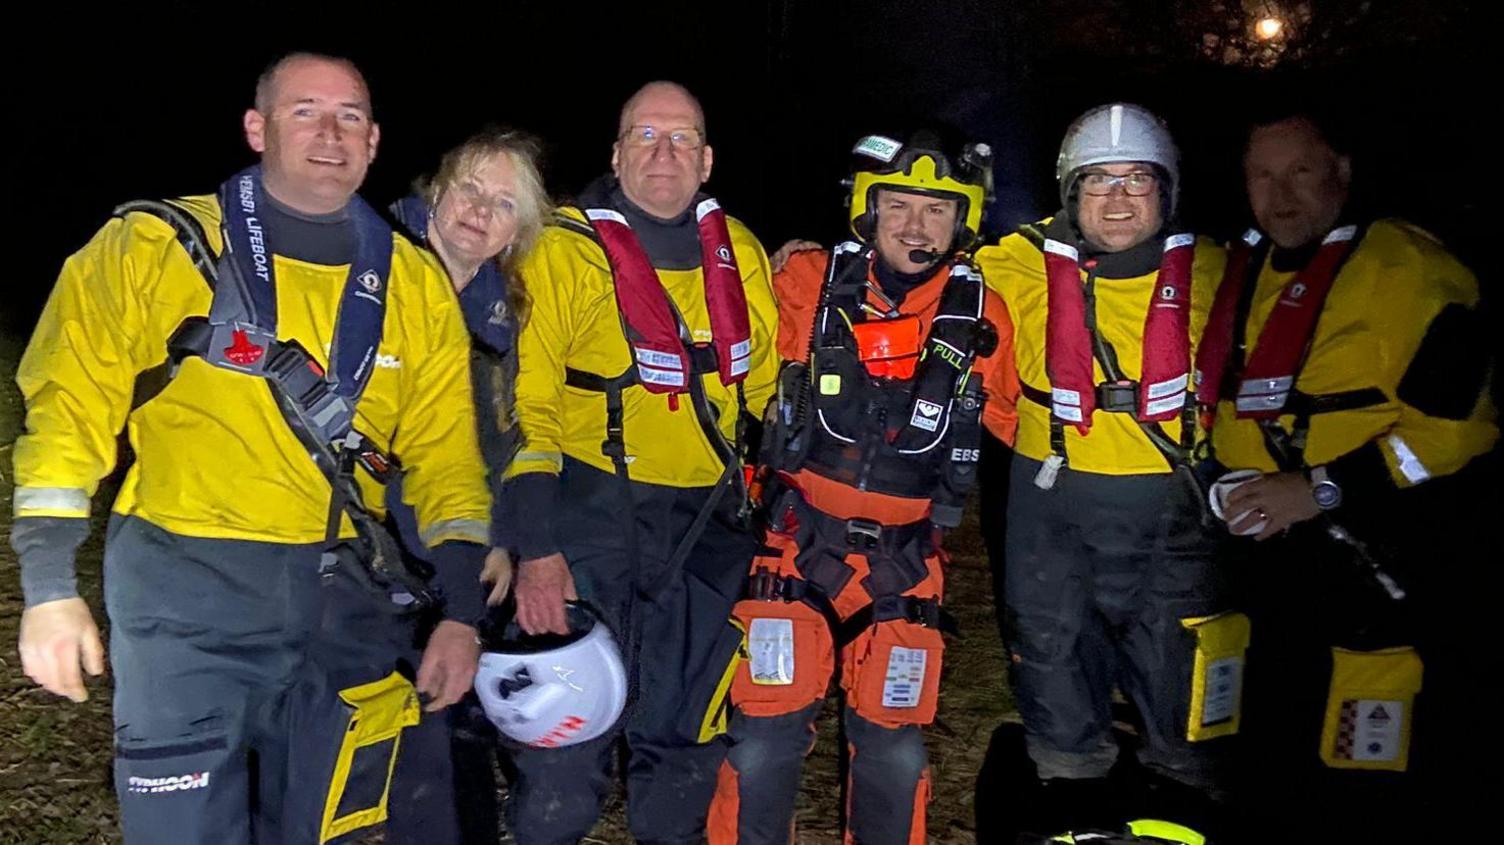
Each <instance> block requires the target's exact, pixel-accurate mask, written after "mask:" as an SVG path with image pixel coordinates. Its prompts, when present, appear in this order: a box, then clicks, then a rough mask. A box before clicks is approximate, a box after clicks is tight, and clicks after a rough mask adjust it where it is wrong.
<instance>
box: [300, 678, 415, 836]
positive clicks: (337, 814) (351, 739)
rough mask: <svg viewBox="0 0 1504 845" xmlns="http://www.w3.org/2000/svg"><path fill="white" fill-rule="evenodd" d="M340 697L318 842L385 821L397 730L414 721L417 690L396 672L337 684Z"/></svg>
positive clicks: (397, 745)
mask: <svg viewBox="0 0 1504 845" xmlns="http://www.w3.org/2000/svg"><path fill="white" fill-rule="evenodd" d="M339 699H340V702H341V704H342V705H343V706H342V707H341V708H339V711H338V715H334V714H331V717H332V718H331V727H334V726H335V725H338V726H339V727H340V728H342V729H343V733H342V739H341V741H340V744H339V750H338V753H337V754H336V755H335V758H334V766H333V770H332V772H331V774H330V776H329V791H328V794H327V797H326V798H325V800H324V807H323V816H322V819H321V821H320V823H319V839H318V841H319V842H320V843H324V842H329V841H331V840H333V839H335V838H337V837H340V836H343V835H345V834H347V833H350V832H351V831H355V830H359V829H361V828H364V827H369V826H371V825H376V824H380V823H382V822H384V821H386V817H387V798H388V794H389V792H390V790H391V785H392V771H393V769H394V768H395V767H396V764H397V754H398V753H399V751H400V747H401V743H402V730H403V729H404V728H408V727H412V726H413V725H416V724H418V719H419V715H420V714H419V711H418V695H417V691H416V690H414V689H413V685H412V683H411V682H410V681H408V680H407V679H406V678H404V677H403V676H402V675H400V674H398V673H397V672H393V673H391V674H390V675H387V676H386V677H385V678H382V679H381V680H378V681H372V682H370V683H366V684H361V685H359V686H353V687H347V688H345V689H342V690H340V691H339ZM341 717H342V722H343V724H339V723H340V722H341Z"/></svg>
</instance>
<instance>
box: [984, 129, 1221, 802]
mask: <svg viewBox="0 0 1504 845" xmlns="http://www.w3.org/2000/svg"><path fill="white" fill-rule="evenodd" d="M1057 178H1058V180H1059V184H1060V196H1061V201H1062V203H1063V207H1062V210H1061V211H1060V213H1059V214H1057V215H1056V216H1055V217H1054V218H1052V219H1049V220H1046V221H1042V222H1040V223H1037V224H1032V225H1028V226H1025V227H1023V228H1022V229H1021V230H1020V232H1018V233H1017V234H1013V235H1010V236H1007V237H1005V238H1003V239H1002V240H1001V241H1000V242H999V243H998V244H997V245H996V246H991V247H986V248H984V249H982V250H980V251H979V252H978V254H977V259H978V261H979V263H980V264H981V267H982V272H983V275H984V276H985V277H986V280H987V284H988V285H989V286H991V287H993V288H994V289H995V290H997V291H998V292H999V293H1001V294H1002V296H1003V300H1004V301H1005V302H1006V303H1007V305H1008V310H1009V312H1010V313H1011V314H1012V315H1013V321H1014V326H1015V341H1014V349H1015V354H1016V358H1017V363H1018V376H1019V384H1020V388H1021V390H1022V392H1023V400H1021V401H1020V402H1019V403H1018V434H1017V443H1016V446H1015V456H1014V463H1013V467H1012V473H1011V485H1010V488H1009V492H1008V515H1007V534H1006V546H1007V558H1006V562H1005V570H1006V576H1005V585H1006V586H1005V589H1004V594H1005V602H1006V609H1005V625H1006V628H1007V631H1008V635H1007V640H1008V643H1007V645H1008V650H1009V654H1010V657H1011V660H1012V675H1013V680H1014V686H1015V691H1016V694H1017V698H1018V706H1019V711H1020V713H1021V714H1022V716H1023V722H1024V733H1025V742H1026V746H1027V750H1028V754H1029V757H1030V758H1031V759H1032V760H1033V762H1034V765H1035V768H1036V770H1037V774H1038V778H1039V779H1040V780H1041V781H1042V782H1043V784H1044V788H1045V792H1044V797H1045V800H1043V801H1041V802H1039V804H1038V807H1039V808H1041V812H1042V813H1043V815H1044V816H1050V815H1052V814H1059V813H1064V814H1065V815H1064V817H1061V818H1057V819H1049V818H1041V819H1039V820H1038V823H1039V824H1056V825H1057V826H1070V825H1073V824H1074V825H1080V824H1082V823H1083V817H1082V816H1081V815H1080V811H1082V810H1084V811H1085V812H1086V813H1087V815H1086V816H1085V820H1087V821H1090V820H1091V819H1092V816H1091V815H1090V813H1091V812H1092V808H1100V807H1102V806H1104V805H1105V804H1106V803H1107V799H1108V797H1109V795H1108V782H1107V775H1108V772H1109V770H1110V769H1111V768H1112V766H1113V764H1114V762H1115V761H1116V759H1117V756H1118V746H1117V743H1116V741H1115V740H1114V738H1113V735H1112V723H1113V716H1112V710H1111V701H1112V694H1113V690H1114V688H1117V689H1120V690H1121V691H1122V693H1123V694H1124V695H1125V696H1127V698H1128V699H1129V701H1131V702H1132V703H1133V705H1134V706H1135V708H1136V709H1137V710H1138V712H1139V715H1140V717H1141V718H1142V720H1143V726H1144V727H1143V732H1142V734H1141V737H1140V738H1141V747H1140V749H1139V758H1140V760H1141V761H1142V762H1143V763H1144V764H1145V765H1146V766H1147V767H1149V768H1150V769H1151V770H1152V771H1153V772H1155V773H1156V774H1158V775H1159V776H1161V777H1162V778H1163V779H1168V780H1167V781H1166V784H1165V788H1166V789H1175V790H1176V791H1180V790H1178V789H1176V787H1175V784H1185V785H1189V786H1190V787H1193V788H1197V789H1200V788H1206V787H1208V786H1209V785H1210V784H1211V780H1212V771H1211V769H1212V766H1211V765H1210V762H1209V760H1208V757H1207V755H1206V754H1205V753H1203V752H1202V750H1201V749H1200V748H1199V747H1198V746H1197V745H1195V744H1193V743H1192V742H1190V741H1189V740H1188V734H1189V724H1188V723H1190V722H1195V721H1196V720H1195V719H1190V718H1188V711H1189V710H1190V709H1191V708H1190V701H1191V699H1192V678H1191V675H1192V672H1191V667H1192V664H1193V657H1194V645H1195V639H1194V638H1193V637H1192V636H1191V635H1190V634H1188V632H1187V631H1186V630H1185V629H1184V627H1183V625H1182V622H1183V620H1187V619H1196V618H1200V617H1205V616H1207V615H1209V614H1213V613H1215V612H1217V611H1219V610H1221V609H1222V608H1221V606H1220V598H1219V596H1218V594H1217V592H1218V591H1217V590H1216V589H1215V586H1216V578H1215V561H1214V545H1213V543H1212V542H1211V535H1210V533H1209V532H1208V531H1206V530H1205V529H1204V528H1203V525H1202V521H1201V513H1202V509H1201V505H1200V494H1199V493H1198V492H1197V489H1196V485H1195V484H1194V482H1193V480H1192V471H1191V469H1190V465H1191V463H1192V460H1193V458H1192V452H1193V450H1194V447H1195V445H1196V437H1195V424H1194V404H1193V402H1192V397H1191V394H1190V393H1189V387H1190V384H1189V376H1190V371H1191V360H1192V351H1193V348H1194V340H1195V338H1196V337H1198V336H1199V335H1200V331H1201V327H1202V325H1203V323H1204V322H1205V319H1206V313H1207V309H1208V308H1209V307H1210V305H1211V292H1212V289H1213V286H1214V284H1215V281H1216V280H1217V278H1218V277H1219V276H1220V274H1221V271H1222V252H1221V250H1220V249H1218V248H1217V247H1216V246H1215V245H1213V244H1211V243H1210V242H1208V241H1205V240H1204V239H1197V238H1196V237H1195V236H1193V235H1191V234H1188V233H1184V232H1183V231H1182V230H1180V229H1178V228H1177V227H1176V222H1175V217H1174V215H1175V207H1176V199H1177V194H1178V188H1179V164H1178V153H1177V151H1176V149H1175V145H1174V142H1173V140H1172V139H1171V138H1170V135H1169V132H1168V131H1167V130H1166V129H1165V127H1164V125H1163V124H1162V123H1161V122H1160V120H1159V119H1158V118H1157V117H1155V116H1154V115H1153V114H1151V113H1149V112H1148V111H1147V110H1145V109H1143V108H1141V107H1139V106H1135V105H1131V104H1124V103H1114V104H1109V105H1105V106H1101V107H1098V108H1095V109H1092V110H1090V111H1088V112H1087V113H1086V114H1084V115H1082V116H1081V117H1080V118H1078V119H1077V120H1076V122H1075V123H1073V124H1072V125H1071V127H1070V128H1069V129H1068V130H1067V132H1066V136H1065V140H1064V142H1063V144H1062V145H1061V152H1060V158H1059V164H1058V167H1057ZM984 518H985V517H984ZM1192 794H1193V795H1194V793H1192ZM1073 812H1074V813H1075V814H1072V813H1073Z"/></svg>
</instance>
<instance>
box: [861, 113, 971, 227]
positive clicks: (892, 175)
mask: <svg viewBox="0 0 1504 845" xmlns="http://www.w3.org/2000/svg"><path fill="white" fill-rule="evenodd" d="M940 148H941V143H940V138H939V136H937V135H936V134H935V133H934V132H927V131H921V132H916V133H914V135H913V136H912V137H911V138H910V139H909V142H908V143H906V144H905V143H900V142H898V141H895V140H893V139H892V138H888V137H885V136H883V135H868V136H867V137H865V138H863V139H861V140H860V141H858V142H857V143H856V146H855V147H853V148H852V150H851V152H852V155H853V156H854V157H855V158H856V165H855V168H854V170H855V172H854V173H853V174H852V176H851V183H850V184H851V197H850V206H851V209H850V210H851V232H852V234H854V235H856V236H857V238H858V239H860V240H862V241H864V242H868V243H870V242H871V241H872V238H873V235H874V233H875V232H876V230H877V191H878V189H880V188H887V189H888V190H893V191H902V192H904V193H909V194H920V195H922V196H927V197H938V198H941V199H953V200H956V201H958V202H959V203H960V208H959V209H958V213H957V214H956V232H955V237H954V238H953V240H952V241H951V247H950V248H951V252H953V253H954V252H962V251H964V250H967V249H969V248H970V247H971V245H972V244H973V243H975V241H976V239H977V235H978V233H980V232H981V229H982V209H983V207H984V206H985V205H986V204H987V200H988V198H989V195H990V194H991V193H992V148H991V147H989V146H988V145H986V144H982V143H975V144H965V145H963V146H962V147H961V149H960V152H959V153H958V154H956V155H954V156H950V155H947V154H946V153H945V152H944V151H942V150H941V149H940Z"/></svg>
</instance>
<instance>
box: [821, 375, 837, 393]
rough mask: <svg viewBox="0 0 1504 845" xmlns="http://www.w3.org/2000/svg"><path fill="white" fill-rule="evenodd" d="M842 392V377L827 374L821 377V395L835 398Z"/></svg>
mask: <svg viewBox="0 0 1504 845" xmlns="http://www.w3.org/2000/svg"><path fill="white" fill-rule="evenodd" d="M840 392H841V376H840V374H839V373H826V374H825V375H823V376H820V395H821V396H834V395H836V394H837V393H840Z"/></svg>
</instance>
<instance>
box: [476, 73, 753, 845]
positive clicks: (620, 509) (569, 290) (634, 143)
mask: <svg viewBox="0 0 1504 845" xmlns="http://www.w3.org/2000/svg"><path fill="white" fill-rule="evenodd" d="M713 160H714V158H713V153H712V150H711V147H710V146H709V144H707V143H706V140H705V118H704V112H703V111H702V110H701V107H700V104H699V102H698V101H696V99H695V98H694V97H693V96H692V95H691V94H690V93H689V92H688V91H687V90H685V89H684V88H683V87H682V86H680V85H677V84H675V83H671V82H653V83H649V84H648V85H645V86H643V88H642V89H640V90H639V91H638V92H637V93H636V94H634V95H633V96H632V98H631V99H630V100H628V101H627V104H626V105H625V106H624V107H623V108H622V112H621V121H620V125H619V131H618V133H617V140H616V144H615V145H614V146H613V147H612V154H611V169H612V175H610V176H607V177H604V178H602V179H600V180H598V181H597V182H596V183H594V184H592V185H591V186H589V187H588V188H586V190H585V191H584V192H583V193H582V194H581V196H580V198H579V201H578V202H577V203H575V204H574V205H573V206H570V207H566V208H563V209H561V211H560V213H559V214H558V215H557V216H556V218H555V220H554V222H553V224H552V225H550V226H549V227H548V228H547V229H546V230H545V231H544V232H543V234H542V236H541V237H540V239H539V242H538V245H537V247H536V248H535V249H534V250H533V251H532V253H531V254H530V255H529V257H528V259H527V260H526V261H525V262H524V264H523V267H522V277H523V278H524V279H525V280H526V285H527V290H528V294H529V296H530V297H531V299H532V311H531V314H530V316H529V318H528V323H527V327H526V328H525V329H524V330H523V332H522V334H521V336H520V337H519V339H518V343H517V349H518V363H519V369H520V371H519V374H518V377H517V399H516V407H517V418H518V425H519V427H520V429H521V440H522V444H521V447H520V451H519V452H518V454H517V456H516V458H515V460H514V461H513V462H512V464H511V467H510V469H509V470H508V483H507V487H506V488H505V494H504V496H505V498H506V499H507V500H508V505H507V507H509V508H511V509H512V513H511V515H510V517H509V518H508V519H507V522H508V529H507V534H508V536H510V537H513V538H514V539H515V542H516V545H517V548H516V552H517V558H518V560H519V561H520V564H519V566H518V571H517V581H516V588H515V593H516V598H517V621H518V623H519V624H520V626H521V627H522V629H523V630H524V631H526V632H528V633H530V634H547V633H566V632H567V631H568V623H567V621H566V613H565V602H566V601H567V600H574V599H580V600H583V601H586V602H588V603H590V604H591V605H593V606H594V607H595V608H596V609H597V610H599V611H600V612H601V613H602V614H603V616H604V618H605V620H606V622H607V623H608V624H609V626H610V627H611V630H612V633H613V634H614V635H615V638H616V641H617V642H618V643H619V644H620V646H621V648H622V655H623V659H624V662H625V663H626V664H627V667H628V674H629V687H630V691H629V698H628V706H627V712H626V715H625V716H624V717H623V724H622V725H620V726H618V728H617V729H616V730H613V731H611V732H609V733H607V734H606V735H604V736H602V737H600V738H598V739H596V740H593V741H590V742H585V743H579V744H575V745H569V746H566V747H560V748H528V749H524V750H523V751H521V752H520V753H518V754H517V756H516V763H517V768H518V778H517V780H516V783H515V785H514V790H513V799H512V802H511V805H510V807H509V819H510V824H511V829H512V831H513V833H514V834H515V836H516V837H517V841H518V842H519V843H521V845H534V844H535V843H561V842H578V841H579V840H580V839H581V838H582V837H584V836H585V835H586V834H588V833H589V832H590V828H591V826H592V825H593V824H594V822H595V820H596V818H597V816H598V815H599V813H600V807H601V804H602V802H603V801H604V799H605V798H606V796H607V793H608V791H609V788H610V781H609V779H608V777H607V771H608V767H609V764H610V762H611V758H612V757H613V756H614V753H613V748H614V744H615V743H614V740H615V739H616V737H618V736H621V735H622V734H625V738H626V743H627V747H628V752H629V753H628V757H627V761H628V762H627V772H626V776H627V788H628V796H629V800H628V807H627V818H628V825H629V827H630V829H631V832H632V834H633V836H634V837H636V839H637V841H639V842H664V843H681V842H682V843H689V842H700V841H703V839H704V835H705V834H704V827H705V815H706V812H707V809H708V807H709V803H710V799H711V796H712V793H713V792H714V789H715V783H716V769H717V767H718V766H719V764H720V761H721V758H722V757H723V756H724V748H723V747H722V746H721V745H720V744H719V743H709V744H702V743H700V742H698V740H699V739H700V738H701V736H700V727H701V720H700V717H701V716H703V715H704V707H703V706H701V707H700V712H699V713H698V714H694V713H689V714H688V715H687V716H686V713H687V711H689V710H690V709H692V705H691V703H690V701H691V699H695V700H696V701H698V698H697V696H696V690H694V689H690V688H689V687H692V686H693V685H694V684H695V683H696V682H699V681H703V680H704V679H705V678H709V679H710V684H711V685H712V686H714V685H715V682H716V680H718V679H719V678H721V677H722V676H723V675H724V674H725V669H726V666H727V664H728V662H729V660H730V657H731V655H732V654H734V652H735V650H736V648H737V646H738V644H739V643H740V636H739V635H738V634H737V633H736V631H735V629H734V628H732V627H731V626H730V625H729V623H728V622H727V621H726V620H727V619H728V618H729V617H730V612H731V607H732V605H733V604H734V603H735V601H736V598H737V597H738V594H739V592H740V588H741V586H742V584H743V582H744V581H745V577H746V573H747V568H748V566H749V564H750V563H751V560H752V556H753V554H754V552H755V551H756V542H755V540H753V538H752V537H751V535H750V534H749V533H747V532H746V531H745V530H744V529H743V528H742V527H741V525H740V524H741V522H742V521H743V520H742V511H743V505H744V503H745V501H746V493H745V489H744V483H743V476H742V473H741V470H740V459H741V447H742V446H743V441H744V440H745V436H744V426H743V424H742V417H743V414H744V413H746V412H748V411H749V410H750V411H751V412H752V413H754V414H756V413H760V412H761V410H762V408H763V407H764V406H765V405H766V404H767V402H768V399H769V398H770V397H771V395H772V393H773V388H774V382H775V381H776V379H777V374H778V355H777V351H776V349H775V343H776V340H777V319H778V317H777V306H776V305H775V304H774V300H773V293H772V288H771V284H770V273H769V270H768V260H767V255H766V254H765V253H764V252H763V248H762V246H761V245H760V244H759V243H758V242H757V239H756V238H755V237H753V235H752V233H751V232H749V231H748V230H747V229H746V227H744V226H743V225H742V224H741V223H740V222H738V221H736V220H734V219H732V218H730V217H728V216H726V214H725V213H724V212H723V211H721V209H720V206H719V205H718V204H717V203H716V201H715V200H714V199H711V198H710V197H708V196H706V195H704V194H703V193H701V192H700V186H701V185H702V184H703V183H704V182H705V180H706V179H708V178H709V176H710V169H711V164H712V163H713ZM728 632H730V637H729V640H728V637H727V633H728ZM728 644H729V652H727V651H725V650H724V646H726V645H728ZM717 664H718V665H717ZM686 721H690V722H693V724H692V725H689V726H688V727H687V728H686V724H685V723H686Z"/></svg>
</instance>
